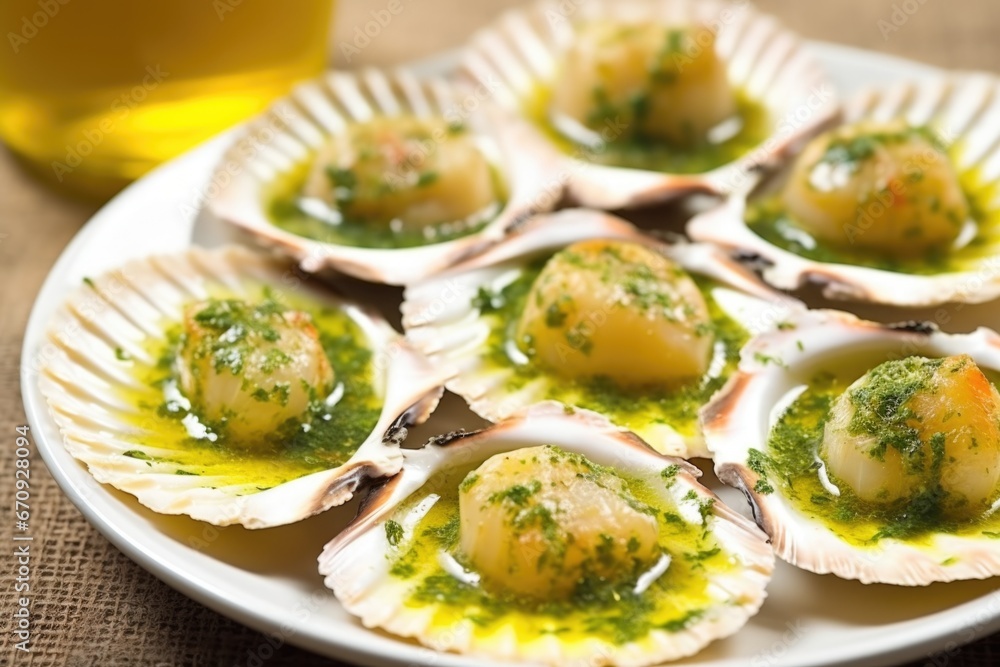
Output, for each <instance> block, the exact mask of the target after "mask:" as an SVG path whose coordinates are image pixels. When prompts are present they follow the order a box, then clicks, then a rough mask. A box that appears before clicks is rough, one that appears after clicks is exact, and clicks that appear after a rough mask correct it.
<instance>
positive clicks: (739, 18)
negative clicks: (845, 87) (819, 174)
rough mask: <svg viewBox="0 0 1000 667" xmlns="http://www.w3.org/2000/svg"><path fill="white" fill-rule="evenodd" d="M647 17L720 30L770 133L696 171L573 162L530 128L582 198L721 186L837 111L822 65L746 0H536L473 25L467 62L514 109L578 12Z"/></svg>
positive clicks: (607, 200) (565, 40) (550, 68)
mask: <svg viewBox="0 0 1000 667" xmlns="http://www.w3.org/2000/svg"><path fill="white" fill-rule="evenodd" d="M597 18H607V19H615V18H620V19H632V20H635V19H636V18H642V19H647V18H648V20H650V21H660V22H663V23H664V24H667V25H670V24H674V23H678V24H690V23H698V22H701V23H704V24H705V25H707V26H708V27H709V28H710V29H712V30H717V41H716V48H717V50H718V52H719V55H720V56H721V57H722V58H723V59H724V60H725V61H726V63H727V66H728V74H729V79H730V82H731V84H732V85H733V86H734V87H736V88H738V89H741V90H743V91H745V92H746V93H747V94H748V95H750V96H751V97H752V98H753V99H755V100H759V101H761V102H762V103H763V105H764V106H765V107H766V108H767V111H768V114H769V116H770V120H771V122H772V124H773V128H774V130H773V133H772V134H771V136H770V137H769V138H768V139H767V140H766V141H764V142H763V143H762V144H761V145H759V146H758V147H757V148H755V149H753V150H751V151H750V152H749V153H747V154H746V155H745V156H744V157H742V158H740V159H738V160H736V161H734V162H731V163H729V164H726V165H723V166H720V167H718V168H716V169H713V170H711V171H708V172H705V173H700V174H668V173H662V172H656V171H646V170H641V169H631V168H624V167H611V166H602V165H598V164H590V163H579V162H577V161H575V160H572V159H570V158H569V156H566V155H564V154H562V153H560V152H559V151H558V149H557V148H556V147H555V146H554V145H552V144H551V143H550V142H549V140H548V139H546V138H545V136H544V135H543V134H542V133H541V132H539V131H538V130H537V129H535V131H534V133H533V134H532V145H533V146H543V147H547V148H548V151H549V152H550V153H552V154H554V155H557V156H561V158H562V161H563V167H561V171H562V172H563V173H564V174H565V177H564V178H565V180H566V186H567V194H568V195H569V197H570V199H571V200H572V201H573V202H574V203H576V204H578V205H581V206H588V207H593V208H602V209H608V210H612V209H621V208H636V207H641V206H646V205H649V204H652V203H656V202H659V201H664V200H668V199H672V198H675V197H679V196H682V195H686V194H690V193H693V192H704V193H709V194H714V195H720V196H722V195H727V194H728V193H730V192H733V191H734V190H736V189H738V188H739V187H740V186H741V185H742V184H743V183H744V182H745V181H746V179H747V178H748V175H749V174H750V172H752V171H754V170H755V169H757V168H759V167H760V166H761V165H767V164H770V163H772V162H775V161H779V160H780V159H781V157H782V155H783V154H784V153H785V152H786V151H788V150H790V149H792V148H793V147H794V146H795V145H796V144H798V143H799V142H801V141H803V140H804V139H807V138H808V137H809V136H810V135H812V134H813V133H815V132H816V131H817V130H818V129H819V128H821V127H822V126H823V125H824V124H825V123H827V122H829V121H830V120H831V119H832V118H833V117H835V116H836V114H837V104H836V94H835V91H834V88H833V85H832V84H831V83H830V81H829V79H828V78H827V76H826V74H825V72H824V71H823V70H822V68H821V67H820V66H819V64H818V63H817V62H816V61H815V60H814V59H813V58H812V56H811V55H810V54H809V53H808V52H807V51H806V50H805V48H804V47H803V45H802V43H801V40H800V39H799V37H798V36H797V35H796V34H795V33H793V32H791V31H790V30H788V29H787V28H785V27H784V26H782V25H781V24H780V23H779V22H778V20H777V19H775V18H774V17H772V16H768V15H766V14H762V13H760V12H758V11H757V10H756V9H755V8H754V7H753V6H752V5H751V4H749V3H729V2H718V1H716V0H650V1H649V2H635V1H634V0H631V1H629V0H627V1H625V2H616V1H614V0H593V1H590V2H585V3H566V2H562V3H560V2H555V1H554V0H542V1H541V2H536V3H534V4H532V5H529V6H528V7H525V8H521V9H513V10H510V11H508V12H506V13H505V14H503V15H502V16H501V17H500V18H499V19H497V21H496V22H494V24H493V25H491V26H490V27H488V28H485V29H484V30H481V31H480V32H478V33H476V34H475V35H474V36H473V38H472V41H471V43H470V45H469V47H468V48H467V50H466V53H465V55H464V57H463V68H464V70H465V71H466V72H468V73H469V74H470V75H471V76H472V77H473V78H474V79H475V80H477V81H478V82H480V84H481V85H483V86H487V87H488V88H489V89H490V90H493V91H495V92H494V96H495V98H496V100H497V101H498V102H499V104H500V105H502V106H503V107H504V108H505V109H507V110H508V112H510V117H517V116H518V115H519V114H520V111H521V109H522V107H523V104H524V100H525V99H526V98H527V97H528V96H530V95H531V94H532V92H533V89H534V87H535V86H536V85H537V83H538V82H548V81H551V80H552V79H553V77H554V76H555V75H556V69H557V65H558V62H559V58H560V55H561V53H562V52H563V50H564V49H565V48H566V46H567V45H568V44H570V43H571V42H572V39H573V34H574V27H573V24H574V23H575V22H577V21H578V20H581V19H597Z"/></svg>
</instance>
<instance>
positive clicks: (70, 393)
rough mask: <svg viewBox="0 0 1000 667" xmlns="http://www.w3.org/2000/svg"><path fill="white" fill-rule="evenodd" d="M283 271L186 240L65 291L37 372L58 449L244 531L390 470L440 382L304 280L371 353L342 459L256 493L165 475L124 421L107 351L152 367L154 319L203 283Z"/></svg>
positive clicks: (120, 485) (148, 434) (325, 504)
mask: <svg viewBox="0 0 1000 667" xmlns="http://www.w3.org/2000/svg"><path fill="white" fill-rule="evenodd" d="M289 268H290V267H289V266H288V265H287V264H285V263H284V262H277V261H274V260H269V259H265V258H263V257H261V256H260V255H258V254H256V253H252V252H250V251H247V250H244V249H240V248H234V247H230V248H223V249H219V250H211V251H209V250H201V249H197V248H194V249H191V250H189V251H187V252H184V253H180V254H176V255H165V256H158V257H151V258H148V259H142V260H137V261H133V262H130V263H128V264H125V265H124V266H122V267H121V268H119V269H117V270H115V271H111V272H109V273H106V274H104V275H102V276H100V277H96V278H94V279H93V280H91V281H88V284H87V285H86V286H84V287H81V288H80V289H77V290H75V291H73V292H72V293H71V294H70V295H69V296H68V297H67V299H66V301H65V303H64V305H63V306H62V307H61V308H60V309H59V310H58V311H57V313H56V314H55V316H54V317H53V320H52V322H51V324H50V326H49V333H48V341H47V345H46V346H45V348H44V350H43V352H44V360H43V363H42V367H41V376H40V385H41V390H42V393H43V394H44V396H45V399H46V401H47V403H48V406H49V412H50V414H51V415H52V418H53V419H54V420H55V422H56V424H57V425H58V426H59V429H60V431H61V433H62V437H63V442H64V444H65V446H66V449H67V450H68V451H69V452H70V454H72V455H73V456H74V457H75V458H77V459H78V460H80V461H81V462H83V463H85V464H86V465H87V467H88V469H89V471H90V473H91V474H92V475H93V476H94V477H95V478H96V479H97V481H99V482H101V483H105V484H110V485H112V486H114V487H115V488H117V489H120V490H121V491H125V492H127V493H130V494H132V495H134V496H135V497H136V498H137V499H138V500H139V502H140V503H142V504H143V505H145V506H147V507H149V508H150V509H152V510H155V511H157V512H161V513H164V514H187V515H189V516H191V517H193V518H195V519H199V520H202V521H207V522H209V523H213V524H216V525H229V524H237V523H238V524H242V525H244V526H246V527H247V528H265V527H269V526H276V525H281V524H287V523H291V522H294V521H298V520H300V519H304V518H306V517H308V516H311V515H313V514H317V513H319V512H322V511H324V510H326V509H329V508H330V507H333V506H336V505H340V504H342V503H344V502H346V501H347V500H349V499H350V498H351V496H352V495H353V493H354V491H355V490H356V489H357V488H358V486H359V485H360V484H362V483H363V482H365V481H366V480H368V479H371V478H376V477H382V476H385V475H392V474H395V473H396V471H398V470H399V467H400V465H401V464H402V456H401V455H400V451H399V444H400V441H401V440H402V439H403V438H405V436H406V427H407V426H409V425H411V424H416V423H420V422H422V421H424V420H425V419H426V418H427V417H428V416H429V414H430V412H431V411H432V410H433V409H434V408H435V406H436V405H437V402H438V399H439V398H440V396H441V392H442V388H441V386H440V385H441V381H442V378H441V377H440V374H439V373H437V372H436V371H435V370H434V369H433V368H432V367H431V366H430V365H429V364H428V363H427V360H426V359H425V358H424V357H422V356H421V355H420V354H418V353H417V352H416V351H414V350H413V349H412V348H411V347H410V346H409V345H408V344H407V343H406V342H405V341H404V340H403V339H402V337H401V336H400V335H399V334H398V333H396V332H395V331H394V330H393V329H392V328H391V327H390V326H389V324H388V323H387V322H385V321H384V320H383V319H382V318H381V317H379V316H378V315H375V314H373V313H371V312H368V311H366V310H363V309H361V308H360V307H358V306H355V305H352V304H350V303H348V302H345V301H342V300H340V299H339V298H336V297H333V296H332V295H330V294H329V293H326V292H320V291H318V290H317V289H316V288H315V287H312V286H310V285H308V284H303V285H300V286H298V288H297V289H299V290H301V291H303V292H305V293H307V294H308V295H310V296H311V297H313V298H315V299H316V300H317V301H318V302H319V303H322V304H326V305H328V306H333V307H342V308H344V309H345V311H346V312H347V313H348V314H349V315H350V316H351V318H352V319H353V320H354V321H355V323H356V324H357V325H358V326H359V327H360V328H361V329H362V331H363V332H364V334H365V335H366V336H367V337H368V339H369V341H370V343H371V344H372V345H373V348H374V353H375V354H376V357H375V359H376V363H375V368H376V373H377V375H379V376H380V377H377V378H376V383H377V384H376V386H378V385H381V389H382V399H383V406H382V410H381V414H380V416H379V418H378V421H377V424H376V426H375V428H374V430H373V431H372V433H371V434H370V435H369V436H368V438H367V439H366V440H365V441H364V443H363V444H362V445H361V446H360V447H359V449H358V450H357V451H356V452H355V453H354V455H353V456H352V457H351V458H350V459H349V460H348V461H347V462H346V463H344V464H343V465H341V466H340V467H338V468H334V469H331V470H324V471H320V472H316V473H312V474H309V475H306V476H304V477H299V478H297V479H294V480H292V481H289V482H286V483H284V484H280V485H277V486H274V487H272V488H270V489H267V490H264V491H257V489H256V488H252V487H248V484H247V483H246V482H242V483H238V482H237V481H235V480H233V479H227V478H226V477H224V476H199V475H187V474H175V473H176V468H177V465H176V464H168V463H166V462H159V461H156V458H157V457H158V456H160V455H161V454H163V453H164V452H165V451H169V450H162V449H160V448H158V447H157V445H156V442H155V432H154V431H152V430H151V429H150V427H149V426H148V425H145V424H140V425H133V424H132V423H129V422H127V421H126V420H125V419H126V416H128V415H130V414H131V415H134V414H136V409H135V407H133V405H132V404H131V403H130V401H129V400H126V399H125V398H124V397H123V395H122V390H126V391H127V390H129V389H130V388H134V389H141V388H142V387H143V385H142V384H141V382H140V381H139V380H138V379H135V378H134V377H133V376H132V375H131V374H130V373H128V372H125V371H124V370H123V369H122V363H121V361H117V362H116V357H117V358H118V359H121V358H122V354H123V353H124V354H127V355H128V356H129V357H131V359H132V363H133V364H136V365H140V367H141V366H145V367H149V366H151V365H155V364H156V359H155V358H152V357H151V355H150V353H149V352H147V351H146V349H145V348H144V344H145V343H146V342H148V341H150V340H158V339H163V337H164V336H165V335H166V333H165V331H164V330H163V328H164V325H163V322H164V320H165V319H166V320H167V321H179V320H180V318H181V313H182V310H183V307H184V305H185V304H187V303H190V302H192V301H196V300H200V299H204V298H206V297H207V296H208V295H209V294H210V293H211V292H210V290H211V289H213V288H219V287H222V288H225V289H226V290H228V291H231V292H232V293H234V294H241V293H245V290H246V289H247V288H246V285H245V282H244V281H247V280H251V281H256V282H258V283H263V284H272V285H276V286H279V287H282V288H283V289H284V288H287V286H288V285H289V278H290V277H294V276H295V274H294V273H292V272H290V271H289ZM125 452H141V454H143V455H144V456H141V457H138V458H137V457H134V456H133V455H132V454H129V455H128V456H126V455H124V454H125Z"/></svg>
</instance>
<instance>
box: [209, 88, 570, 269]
mask: <svg viewBox="0 0 1000 667" xmlns="http://www.w3.org/2000/svg"><path fill="white" fill-rule="evenodd" d="M488 105H489V103H488V96H487V95H486V94H485V93H483V92H482V91H479V90H468V91H462V90H460V89H458V88H457V87H456V86H455V85H454V84H452V83H449V82H448V81H446V80H444V79H441V78H433V77H432V78H427V77H423V78H418V77H417V76H416V75H414V74H412V73H411V72H409V71H407V70H405V69H399V70H396V71H394V72H391V73H386V72H383V71H380V70H374V69H367V70H362V71H360V72H356V73H355V72H331V73H328V74H326V75H325V76H324V77H323V78H320V79H317V80H315V81H311V82H308V83H305V84H302V85H300V86H299V87H297V88H296V89H295V90H294V91H293V92H292V94H291V95H290V96H289V97H287V98H284V99H282V100H279V101H278V102H276V103H275V104H274V105H273V106H272V108H271V109H270V110H269V111H267V112H266V113H265V114H264V115H263V116H261V117H260V118H258V119H257V120H256V121H255V122H253V123H251V124H250V125H249V126H248V127H247V128H246V131H245V132H244V133H243V135H242V136H241V137H240V138H239V139H238V140H237V141H236V142H235V143H234V144H233V145H232V146H231V147H230V149H229V150H228V151H227V152H226V154H225V155H224V156H223V159H222V160H221V161H220V162H219V165H218V166H217V167H216V171H215V174H214V175H213V179H212V186H211V187H210V188H209V189H208V194H209V197H208V200H207V205H208V207H209V208H210V210H211V211H212V213H214V214H215V215H216V216H217V217H218V218H220V219H221V220H223V221H225V222H228V223H231V224H233V225H235V226H237V227H238V228H239V229H242V230H243V231H245V232H247V233H248V234H249V236H250V238H251V239H252V240H254V241H255V242H257V243H260V244H262V245H265V246H268V247H275V248H278V249H280V250H282V251H283V252H285V253H287V254H289V255H290V256H292V257H293V258H294V259H296V260H297V261H298V262H299V263H300V265H301V266H302V268H303V269H304V270H305V271H309V272H315V271H320V270H322V269H333V270H335V271H338V272H341V273H345V274H348V275H351V276H354V277H356V278H361V279H364V280H369V281H372V282H378V283H388V284H391V285H401V284H406V283H408V282H411V281H413V280H417V279H419V278H422V277H425V276H428V275H431V274H433V273H435V272H437V271H440V270H441V269H443V268H444V267H447V266H449V265H450V264H452V263H454V262H456V261H458V260H459V259H461V258H463V257H465V256H467V255H469V254H472V253H474V252H476V251H477V250H478V249H481V248H482V247H484V246H485V245H486V244H488V243H489V242H490V241H491V240H495V239H497V238H500V237H502V236H503V234H504V232H505V230H506V228H507V227H508V226H509V225H511V224H512V223H514V222H516V221H517V220H519V219H521V218H523V217H524V216H526V215H529V214H530V213H531V212H532V211H544V210H549V209H551V207H552V206H554V205H555V204H556V202H557V200H558V197H559V194H560V193H561V191H562V188H561V184H559V183H557V182H555V180H554V178H553V176H552V175H551V174H552V170H551V168H550V167H551V165H550V161H548V160H546V159H545V158H544V157H543V156H539V155H534V154H532V153H531V152H530V151H526V150H523V144H524V141H523V140H522V139H521V137H522V135H523V134H524V132H525V128H524V127H523V125H522V124H519V123H516V122H515V123H504V124H496V123H489V122H486V120H485V117H486V116H487V115H488V112H485V110H486V107H487V106H488ZM400 114H412V115H414V116H417V117H420V118H427V117H444V118H445V119H446V120H448V121H449V122H452V121H454V122H461V123H463V124H466V125H468V126H469V127H470V128H471V129H472V131H473V132H475V133H476V135H477V136H478V137H479V139H480V140H481V143H482V144H483V147H484V149H488V150H487V153H488V154H489V155H490V157H491V159H495V160H496V167H497V169H498V170H499V172H500V174H501V175H502V177H503V179H504V180H505V181H506V189H507V195H508V199H507V204H506V206H505V208H504V209H503V210H502V211H501V212H500V213H499V215H498V216H497V217H496V218H495V219H494V220H492V221H491V222H490V223H488V224H487V226H486V227H485V228H483V229H482V230H481V231H479V232H476V233H473V234H470V235H468V236H463V237H460V238H457V239H453V240H451V241H445V242H442V243H435V244H431V245H426V246H418V247H413V248H398V249H379V248H363V247H357V246H348V245H337V244H333V243H323V242H320V241H315V240H312V239H309V238H306V237H303V236H298V235H296V234H292V233H290V232H287V231H284V230H283V229H281V228H279V227H277V226H275V225H274V224H272V222H271V221H270V218H269V214H268V211H267V206H266V202H265V199H264V193H265V192H266V190H267V188H268V185H269V184H270V183H272V182H273V181H274V180H275V179H276V178H278V177H280V175H282V174H283V173H285V172H288V171H290V170H292V169H293V168H295V167H296V166H299V165H301V164H303V163H305V162H307V161H308V160H310V159H311V158H312V156H313V155H314V154H315V152H316V151H317V150H318V149H319V148H320V147H321V146H323V145H324V144H325V143H326V142H327V141H328V138H329V137H330V136H332V135H335V134H336V133H338V132H341V131H343V130H344V128H345V127H347V125H348V124H350V123H353V122H363V121H367V120H371V119H372V118H375V117H378V116H396V115H400Z"/></svg>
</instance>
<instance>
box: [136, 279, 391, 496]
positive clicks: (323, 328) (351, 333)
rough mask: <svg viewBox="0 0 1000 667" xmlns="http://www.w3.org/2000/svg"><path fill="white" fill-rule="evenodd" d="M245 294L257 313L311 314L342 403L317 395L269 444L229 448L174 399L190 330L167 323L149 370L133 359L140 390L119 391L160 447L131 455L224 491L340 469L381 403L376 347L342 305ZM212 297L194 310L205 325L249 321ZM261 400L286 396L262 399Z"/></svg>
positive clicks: (219, 432)
mask: <svg viewBox="0 0 1000 667" xmlns="http://www.w3.org/2000/svg"><path fill="white" fill-rule="evenodd" d="M249 293H256V294H259V295H260V297H259V300H257V301H256V302H255V304H254V305H253V306H251V307H250V308H251V309H253V308H257V309H260V308H263V309H265V310H266V309H274V308H286V307H287V308H290V309H294V310H298V311H303V312H307V313H309V314H310V315H311V317H312V321H313V324H314V325H315V326H316V328H317V330H318V331H319V334H320V342H321V344H322V347H323V350H324V352H325V354H326V356H327V359H328V360H329V362H330V365H331V366H332V368H333V370H334V373H335V383H339V384H340V385H341V386H342V388H343V395H342V397H341V398H340V400H339V401H337V402H336V403H335V404H334V405H332V406H328V405H326V404H325V403H324V399H325V398H326V397H325V396H318V397H316V400H314V401H312V402H311V403H310V406H309V410H308V414H305V415H302V418H301V419H300V420H289V421H288V422H286V423H284V424H282V425H281V426H280V427H279V428H278V429H277V430H276V431H275V432H274V433H270V434H263V436H262V437H263V438H264V444H263V445H256V446H254V447H252V448H248V447H241V446H239V445H238V444H236V443H232V442H229V440H228V437H227V436H226V433H225V428H224V427H223V426H222V425H219V424H212V423H210V422H208V421H207V420H204V419H201V417H200V416H199V410H198V406H197V405H192V406H191V408H190V409H185V408H184V406H183V404H182V402H178V399H177V397H176V393H175V392H176V389H173V390H172V391H171V388H176V387H178V386H179V376H178V371H177V364H178V363H180V362H179V360H178V352H179V350H180V346H181V344H182V337H183V335H184V334H183V332H182V326H181V323H180V322H164V323H163V324H162V326H163V329H164V332H165V335H164V337H163V338H160V339H151V340H150V341H148V343H147V344H146V351H147V352H148V353H149V355H150V357H151V358H154V359H156V360H157V362H156V363H155V364H153V365H147V364H144V363H140V362H139V361H137V360H133V363H132V364H131V367H130V368H129V372H130V373H131V374H132V375H133V377H134V378H135V379H136V380H138V382H139V384H140V385H141V388H140V389H128V390H123V391H122V394H123V396H122V397H123V399H125V401H127V403H128V404H129V405H130V406H131V407H132V408H134V411H133V412H127V413H125V412H123V413H121V418H122V419H124V420H125V421H126V422H127V423H128V424H130V425H131V426H133V427H135V428H136V429H137V430H138V431H141V432H143V433H146V434H148V433H152V434H153V440H154V441H151V438H150V437H149V436H148V435H143V436H141V437H138V436H137V437H136V439H135V442H136V444H141V445H142V446H143V447H144V448H146V451H149V452H153V453H151V454H148V453H146V452H145V451H141V450H130V451H127V452H125V453H124V455H125V456H130V457H132V458H140V459H143V460H146V461H147V463H149V464H150V465H151V466H153V467H154V468H163V471H169V473H170V474H181V475H202V476H211V477H213V478H214V480H216V481H213V484H217V485H219V486H222V485H237V486H243V490H242V491H241V494H244V493H253V492H254V491H258V490H265V489H268V488H270V487H272V486H276V485H278V484H281V483H284V482H287V481H290V480H293V479H296V478H298V477H302V476H304V475H307V474H309V473H313V472H317V471H320V470H327V469H330V468H334V467H337V466H339V465H342V464H343V463H345V462H346V461H347V460H348V459H349V458H350V457H351V456H352V455H353V454H354V452H355V451H356V450H357V448H358V447H359V446H360V445H361V443H362V442H364V440H365V439H366V438H367V437H368V435H369V434H370V433H371V432H372V429H373V428H374V427H375V423H376V422H377V420H378V416H379V413H380V411H381V403H382V399H381V396H380V390H378V389H377V388H376V384H375V372H374V367H373V365H372V351H371V349H370V347H369V343H368V340H367V338H366V337H365V335H364V333H363V332H362V330H361V328H360V327H359V326H358V324H357V323H355V322H354V321H353V320H352V319H351V318H350V316H349V315H348V314H347V313H345V312H343V311H342V310H340V309H336V308H330V307H327V306H322V305H319V304H317V303H315V302H314V301H312V300H310V299H307V298H305V297H302V296H299V295H294V294H289V293H282V292H278V291H275V290H272V289H271V288H267V287H261V286H252V287H251V288H250V291H249ZM213 297H214V298H216V299H219V300H218V301H214V302H213V303H212V304H211V305H210V306H209V307H208V308H206V309H204V310H203V311H201V312H200V313H199V314H198V317H201V318H202V319H203V320H205V322H203V324H205V323H209V322H211V323H213V324H218V325H227V326H228V325H235V324H238V323H239V322H241V323H242V324H244V325H247V326H250V325H251V323H250V322H249V321H246V318H244V317H242V315H245V314H246V313H245V312H243V310H244V309H245V306H241V307H234V306H233V304H232V303H229V302H227V301H226V299H232V298H234V295H233V294H229V293H223V292H219V293H217V294H213ZM278 304H280V305H278ZM241 313H242V315H241ZM237 320H239V322H237ZM253 326H258V327H263V328H264V329H265V330H262V332H261V333H262V335H263V336H264V337H265V339H266V337H267V335H268V332H267V331H266V329H267V324H266V322H265V323H261V322H259V321H258V322H257V323H256V324H253ZM238 328H239V327H235V329H238ZM239 344H240V342H239V341H238V340H236V341H234V342H233V345H234V346H237V347H238V346H239ZM218 363H231V364H235V367H234V366H229V367H227V370H226V371H224V372H230V370H232V371H233V372H236V373H238V372H239V370H240V369H239V355H228V356H227V355H222V356H220V357H219V360H218ZM254 398H257V397H256V396H255V397H254ZM258 400H280V396H261V397H260V398H259V399H258ZM185 420H187V422H190V421H191V420H197V421H196V422H195V423H197V424H199V425H201V426H203V427H204V428H206V429H207V432H208V433H211V434H212V435H213V436H214V440H213V439H210V438H209V437H194V436H193V435H192V434H191V433H190V432H189V429H188V425H189V424H188V425H186V421H185Z"/></svg>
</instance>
